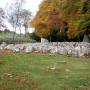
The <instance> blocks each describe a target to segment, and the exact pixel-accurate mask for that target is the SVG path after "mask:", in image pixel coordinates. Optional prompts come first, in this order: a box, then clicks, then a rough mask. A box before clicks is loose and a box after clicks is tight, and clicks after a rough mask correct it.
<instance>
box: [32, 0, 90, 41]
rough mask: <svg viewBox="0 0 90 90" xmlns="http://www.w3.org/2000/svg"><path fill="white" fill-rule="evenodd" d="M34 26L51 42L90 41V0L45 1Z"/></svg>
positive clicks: (39, 33)
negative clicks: (86, 39) (85, 38)
mask: <svg viewBox="0 0 90 90" xmlns="http://www.w3.org/2000/svg"><path fill="white" fill-rule="evenodd" d="M32 26H33V27H35V35H36V36H38V37H40V38H47V39H48V40H49V41H78V42H79V41H83V38H84V36H85V35H86V36H87V37H88V39H89V40H90V0H43V1H42V3H41V4H40V6H39V11H38V12H37V15H36V16H35V18H34V19H33V21H32Z"/></svg>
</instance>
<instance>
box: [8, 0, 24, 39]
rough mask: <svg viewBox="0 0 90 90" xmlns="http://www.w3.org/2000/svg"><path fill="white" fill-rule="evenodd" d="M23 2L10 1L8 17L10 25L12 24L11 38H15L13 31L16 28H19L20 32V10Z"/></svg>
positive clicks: (20, 0)
mask: <svg viewBox="0 0 90 90" xmlns="http://www.w3.org/2000/svg"><path fill="white" fill-rule="evenodd" d="M23 4H24V0H15V1H14V2H13V3H11V5H10V7H9V10H10V11H9V13H8V19H9V22H10V23H11V25H12V26H13V31H14V35H13V40H14V38H15V32H16V29H17V28H19V30H20V34H21V14H20V12H21V10H22V6H23Z"/></svg>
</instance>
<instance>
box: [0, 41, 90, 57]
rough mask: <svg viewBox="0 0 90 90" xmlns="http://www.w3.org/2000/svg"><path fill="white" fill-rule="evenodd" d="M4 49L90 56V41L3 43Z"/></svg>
mask: <svg viewBox="0 0 90 90" xmlns="http://www.w3.org/2000/svg"><path fill="white" fill-rule="evenodd" d="M2 49H6V50H12V51H13V52H26V53H30V52H36V53H58V54H65V55H73V56H90V43H86V42H80V43H78V42H58V43H57V42H53V43H49V42H46V43H27V44H6V43H2V44H1V45H0V50H2Z"/></svg>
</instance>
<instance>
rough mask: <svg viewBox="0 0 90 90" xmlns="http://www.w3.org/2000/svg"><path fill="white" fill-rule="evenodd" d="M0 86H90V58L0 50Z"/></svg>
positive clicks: (27, 89)
mask: <svg viewBox="0 0 90 90" xmlns="http://www.w3.org/2000/svg"><path fill="white" fill-rule="evenodd" d="M54 67H55V69H54ZM0 90H90V58H77V57H69V56H63V55H51V54H49V55H48V54H15V53H13V54H0Z"/></svg>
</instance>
